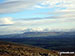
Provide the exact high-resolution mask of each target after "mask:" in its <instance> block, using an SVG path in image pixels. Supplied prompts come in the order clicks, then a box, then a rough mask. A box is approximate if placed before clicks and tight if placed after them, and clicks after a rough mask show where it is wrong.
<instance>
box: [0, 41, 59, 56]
mask: <svg viewBox="0 0 75 56" xmlns="http://www.w3.org/2000/svg"><path fill="white" fill-rule="evenodd" d="M50 55H52V56H53V55H54V56H58V52H57V51H50V50H46V49H43V48H39V47H33V46H29V45H22V44H15V43H9V42H1V41H0V56H50Z"/></svg>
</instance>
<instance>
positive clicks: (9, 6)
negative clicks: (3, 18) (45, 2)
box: [0, 0, 41, 14]
mask: <svg viewBox="0 0 75 56" xmlns="http://www.w3.org/2000/svg"><path fill="white" fill-rule="evenodd" d="M40 1H41V0H34V1H33V0H5V1H4V2H3V3H0V14H3V13H13V12H18V11H21V10H25V9H31V8H32V7H33V6H34V5H36V4H37V3H40Z"/></svg>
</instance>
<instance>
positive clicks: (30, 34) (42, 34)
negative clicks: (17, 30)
mask: <svg viewBox="0 0 75 56" xmlns="http://www.w3.org/2000/svg"><path fill="white" fill-rule="evenodd" d="M73 36H75V32H73V31H71V32H24V33H23V34H10V35H0V38H11V37H13V38H24V37H73Z"/></svg>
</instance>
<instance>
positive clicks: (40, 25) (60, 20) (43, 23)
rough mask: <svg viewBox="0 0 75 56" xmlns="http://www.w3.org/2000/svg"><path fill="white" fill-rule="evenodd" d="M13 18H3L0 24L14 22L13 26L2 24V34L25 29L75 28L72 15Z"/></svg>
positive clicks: (0, 28) (60, 29)
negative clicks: (26, 18) (34, 18)
mask: <svg viewBox="0 0 75 56" xmlns="http://www.w3.org/2000/svg"><path fill="white" fill-rule="evenodd" d="M12 19H13V18H10V17H9V18H2V20H1V19H0V24H13V25H11V26H0V34H14V33H23V32H25V31H70V30H71V29H74V30H75V19H74V18H73V16H72V15H66V16H65V15H63V16H57V17H55V18H48V19H47V18H44V19H37V20H31V19H30V20H14V21H13V20H12Z"/></svg>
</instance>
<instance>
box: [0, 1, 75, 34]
mask: <svg viewBox="0 0 75 56" xmlns="http://www.w3.org/2000/svg"><path fill="white" fill-rule="evenodd" d="M73 30H75V0H0V35H6V34H20V33H23V32H35V31H37V32H39V31H40V32H45V31H46V32H52V31H73Z"/></svg>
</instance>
